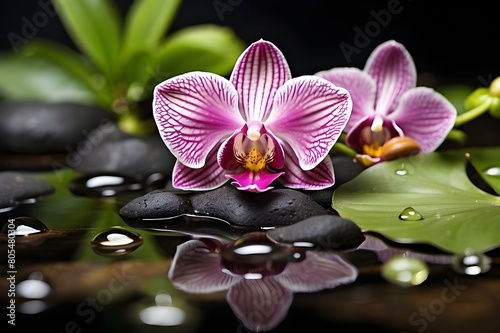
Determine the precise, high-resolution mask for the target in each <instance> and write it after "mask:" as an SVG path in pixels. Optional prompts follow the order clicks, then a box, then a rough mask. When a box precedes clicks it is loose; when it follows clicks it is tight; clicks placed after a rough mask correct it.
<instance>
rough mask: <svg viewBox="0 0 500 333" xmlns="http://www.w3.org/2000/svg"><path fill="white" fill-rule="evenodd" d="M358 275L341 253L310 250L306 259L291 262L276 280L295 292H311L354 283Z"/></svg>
mask: <svg viewBox="0 0 500 333" xmlns="http://www.w3.org/2000/svg"><path fill="white" fill-rule="evenodd" d="M357 277H358V270H357V269H356V267H355V266H353V265H351V264H350V263H348V262H346V261H345V260H344V259H342V258H341V257H340V256H339V255H337V254H335V253H332V252H326V251H325V252H320V251H308V252H307V253H306V259H305V260H303V261H299V262H295V263H289V264H288V265H287V266H286V267H285V269H284V270H283V272H282V273H281V274H280V275H277V276H276V280H278V281H279V282H280V283H281V284H282V285H283V286H284V287H287V288H289V289H291V290H293V291H294V292H302V293H303V292H309V293H310V292H317V291H320V290H324V289H331V288H335V287H337V286H339V285H343V284H349V283H352V282H354V281H355V280H356V278H357Z"/></svg>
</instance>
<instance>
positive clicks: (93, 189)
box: [68, 174, 144, 197]
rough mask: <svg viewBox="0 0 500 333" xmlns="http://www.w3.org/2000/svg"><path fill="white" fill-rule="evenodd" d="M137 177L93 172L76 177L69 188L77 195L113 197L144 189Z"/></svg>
mask: <svg viewBox="0 0 500 333" xmlns="http://www.w3.org/2000/svg"><path fill="white" fill-rule="evenodd" d="M143 187H144V185H143V184H142V182H140V181H138V180H137V179H134V178H131V177H127V176H124V175H119V174H92V175H86V176H82V177H79V178H76V179H74V180H73V181H72V182H71V183H69V184H68V189H69V190H70V191H71V192H72V193H73V194H75V195H79V196H89V197H111V196H115V195H117V194H120V193H123V192H128V191H137V190H141V189H143Z"/></svg>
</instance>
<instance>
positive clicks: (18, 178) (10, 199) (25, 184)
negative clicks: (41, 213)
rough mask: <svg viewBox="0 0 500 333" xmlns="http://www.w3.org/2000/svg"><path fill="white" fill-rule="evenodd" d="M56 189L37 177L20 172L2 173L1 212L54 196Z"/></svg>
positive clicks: (0, 173) (0, 190)
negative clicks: (40, 198)
mask: <svg viewBox="0 0 500 333" xmlns="http://www.w3.org/2000/svg"><path fill="white" fill-rule="evenodd" d="M53 192H54V187H53V186H52V185H51V184H49V183H46V182H44V181H42V180H39V179H37V178H35V177H32V176H29V175H25V174H22V173H18V172H11V171H6V172H0V212H5V211H9V210H12V209H14V208H16V207H17V206H18V205H20V204H23V203H31V202H32V201H33V200H34V199H37V198H39V197H42V196H46V195H49V194H52V193H53Z"/></svg>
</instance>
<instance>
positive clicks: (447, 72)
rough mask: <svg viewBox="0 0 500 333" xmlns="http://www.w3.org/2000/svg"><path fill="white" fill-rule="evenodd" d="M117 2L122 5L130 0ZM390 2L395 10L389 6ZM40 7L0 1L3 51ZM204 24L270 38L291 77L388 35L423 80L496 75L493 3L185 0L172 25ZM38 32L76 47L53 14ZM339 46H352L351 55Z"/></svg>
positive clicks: (498, 39) (477, 80)
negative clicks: (363, 34) (410, 58)
mask: <svg viewBox="0 0 500 333" xmlns="http://www.w3.org/2000/svg"><path fill="white" fill-rule="evenodd" d="M39 1H44V2H48V1H49V0H39ZM72 1H74V0H72ZM116 3H117V4H118V5H119V6H120V9H121V10H122V11H123V12H125V11H126V10H127V8H128V6H129V5H130V4H131V3H132V0H116ZM388 6H389V7H390V6H394V8H397V13H390V12H389V11H387V10H388ZM39 10H40V5H39V4H38V1H34V0H32V1H28V0H18V1H2V2H0V29H1V34H0V50H7V49H9V48H11V45H10V42H9V40H8V38H7V34H8V33H9V32H14V33H17V34H21V28H22V26H23V21H22V18H23V17H26V18H27V19H28V20H30V21H31V20H32V17H33V14H34V13H36V12H37V11H39ZM375 13H378V14H375ZM382 13H385V14H386V16H384V15H383V14H382ZM387 14H389V15H388V16H387ZM377 15H379V16H380V17H382V18H383V19H384V21H383V22H382V23H378V22H377V20H376V18H375V16H377ZM201 23H216V24H220V25H224V26H229V27H231V28H233V29H234V30H235V32H236V33H237V34H238V35H239V36H240V37H241V38H242V39H243V40H244V42H245V43H247V44H250V43H252V42H254V41H256V40H258V39H260V38H263V39H266V40H269V41H271V42H273V43H274V44H276V45H277V46H278V47H279V48H280V49H281V51H282V52H283V53H284V54H285V57H286V58H287V60H288V62H289V65H290V68H291V70H292V75H294V76H297V75H302V74H313V73H315V72H317V71H320V70H324V69H329V68H332V67H339V66H354V67H359V68H362V67H363V66H364V63H365V61H366V59H367V57H368V56H369V54H370V52H371V51H372V50H373V49H374V48H375V47H376V46H377V45H378V44H380V43H382V42H384V41H386V40H388V39H395V40H397V41H399V42H401V43H403V44H404V45H405V46H406V47H407V49H408V50H409V51H410V53H411V54H412V56H413V58H414V60H415V62H416V65H417V71H418V73H419V74H420V75H421V77H422V76H423V77H425V78H426V80H425V82H426V83H429V82H430V83H432V82H434V81H432V80H431V81H429V77H431V78H432V77H437V78H439V83H443V82H444V83H446V82H449V81H451V82H466V83H469V84H471V85H474V86H484V85H486V84H488V83H489V82H490V81H491V80H492V79H493V78H495V77H497V76H499V75H500V66H499V60H500V15H499V14H498V11H497V10H496V9H494V8H493V3H491V4H488V5H482V4H480V3H478V2H433V3H425V2H423V1H411V0H401V1H395V0H390V1H386V2H339V1H318V0H311V1H298V0H292V1H272V0H267V1H266V0H215V1H214V0H185V1H184V2H183V3H182V5H181V7H180V9H179V12H178V15H177V17H176V19H175V21H174V22H173V25H172V27H171V29H170V31H174V30H177V29H180V28H182V27H185V26H188V25H194V24H201ZM367 28H368V29H370V28H371V29H372V30H371V31H370V34H371V36H370V35H368V37H367V38H365V39H364V40H360V39H359V38H360V34H359V31H364V32H366V29H367ZM36 37H42V38H49V39H52V40H56V41H59V42H62V43H65V44H68V45H72V46H73V44H72V42H71V40H70V39H69V37H68V35H67V34H66V32H65V30H64V28H63V27H62V25H61V23H60V21H59V19H58V17H57V16H55V17H53V18H51V19H50V20H49V22H48V23H47V24H46V25H45V26H42V27H41V28H40V29H39V31H38V33H37V36H36ZM360 42H363V43H362V44H363V45H362V44H361V43H360ZM340 45H344V46H346V45H348V46H352V47H353V49H354V48H355V49H356V52H355V53H351V54H350V59H348V57H346V56H345V55H344V53H343V52H342V50H341V47H340ZM423 74H425V75H423ZM427 74H430V75H427ZM0 79H1V78H0Z"/></svg>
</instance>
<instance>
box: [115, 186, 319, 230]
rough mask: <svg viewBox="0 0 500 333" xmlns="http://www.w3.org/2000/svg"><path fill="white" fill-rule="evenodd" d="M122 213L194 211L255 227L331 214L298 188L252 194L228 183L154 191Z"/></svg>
mask: <svg viewBox="0 0 500 333" xmlns="http://www.w3.org/2000/svg"><path fill="white" fill-rule="evenodd" d="M119 213H120V216H121V217H122V218H124V219H125V220H144V219H154V218H166V217H175V216H179V215H181V214H194V215H197V216H201V217H204V216H205V217H215V218H218V219H222V220H224V221H227V222H229V223H231V224H234V225H240V226H255V227H276V226H284V225H291V224H294V223H296V222H299V221H302V220H304V219H306V218H308V217H311V216H317V215H325V214H328V212H327V210H325V209H324V208H323V207H321V205H319V204H318V203H317V202H315V201H314V200H313V199H311V198H310V197H309V196H307V195H306V194H304V193H302V192H300V191H297V190H292V189H274V190H271V191H268V192H264V193H250V192H244V191H240V190H238V189H236V188H235V187H234V186H232V185H229V184H226V185H224V186H222V187H220V188H218V189H215V190H212V191H206V192H170V191H167V190H156V191H152V192H149V193H147V194H145V195H143V196H141V197H138V198H136V199H134V200H132V201H131V202H129V203H127V204H126V205H125V206H123V207H122V208H121V209H120V212H119ZM164 225H165V223H164V221H158V227H161V226H164Z"/></svg>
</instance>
